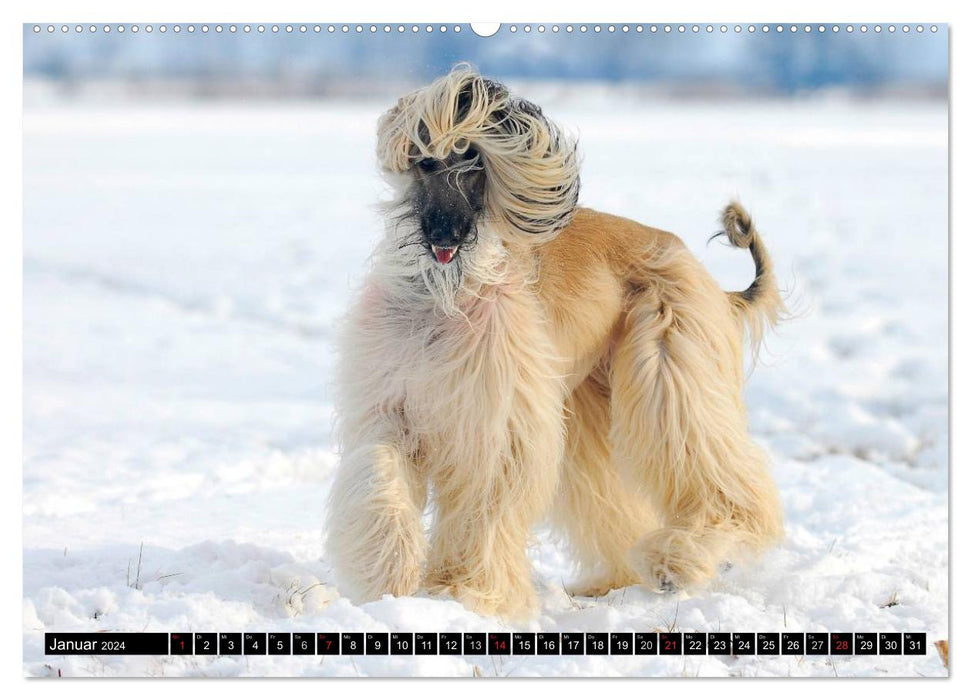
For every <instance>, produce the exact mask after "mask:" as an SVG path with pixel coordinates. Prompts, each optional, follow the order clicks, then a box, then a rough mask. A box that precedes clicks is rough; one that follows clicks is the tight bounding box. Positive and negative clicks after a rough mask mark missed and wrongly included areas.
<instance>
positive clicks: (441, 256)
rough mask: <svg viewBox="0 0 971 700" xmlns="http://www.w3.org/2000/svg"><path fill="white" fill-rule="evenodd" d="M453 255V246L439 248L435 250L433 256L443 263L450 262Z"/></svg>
mask: <svg viewBox="0 0 971 700" xmlns="http://www.w3.org/2000/svg"><path fill="white" fill-rule="evenodd" d="M454 256H455V248H439V249H438V250H436V251H435V258H436V259H437V260H438V262H440V263H442V264H443V265H444V264H445V263H449V262H451V261H452V258H453V257H454Z"/></svg>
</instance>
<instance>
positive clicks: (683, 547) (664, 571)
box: [630, 528, 717, 593]
mask: <svg viewBox="0 0 971 700" xmlns="http://www.w3.org/2000/svg"><path fill="white" fill-rule="evenodd" d="M630 559H631V562H632V563H633V565H634V568H635V569H636V570H637V571H638V573H639V574H640V575H641V576H642V577H643V581H644V583H645V585H647V587H648V588H650V589H652V590H655V591H658V592H661V593H672V592H674V591H680V590H685V589H688V588H696V587H698V586H702V585H703V584H705V583H707V582H708V581H710V580H711V579H712V578H713V577H714V575H715V571H716V568H717V561H716V560H712V558H711V552H709V551H708V550H707V549H706V548H705V547H704V546H702V545H701V543H700V542H699V541H698V538H697V537H696V536H694V535H693V533H690V532H688V531H686V530H680V529H675V528H664V529H661V530H658V531H657V532H653V533H651V534H650V535H648V536H647V537H645V538H644V539H642V540H641V541H640V542H638V543H637V544H636V545H635V546H634V548H633V550H631V556H630Z"/></svg>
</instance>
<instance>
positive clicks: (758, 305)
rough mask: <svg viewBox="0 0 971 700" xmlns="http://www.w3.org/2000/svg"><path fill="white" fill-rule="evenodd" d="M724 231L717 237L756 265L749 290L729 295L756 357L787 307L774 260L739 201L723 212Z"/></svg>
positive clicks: (729, 293) (729, 205) (733, 202)
mask: <svg viewBox="0 0 971 700" xmlns="http://www.w3.org/2000/svg"><path fill="white" fill-rule="evenodd" d="M721 220H722V228H723V230H722V231H721V232H719V233H717V234H715V235H716V236H720V235H724V236H727V238H728V240H729V242H731V244H732V245H733V246H735V247H736V248H747V249H748V251H749V253H751V254H752V261H753V262H754V263H755V279H754V280H753V281H752V284H750V285H749V286H748V289H746V290H744V291H741V292H728V298H729V300H730V301H731V303H732V309H733V310H734V312H735V317H736V319H737V320H738V321H739V323H740V324H741V326H742V327H743V328H744V329H747V330H748V334H749V340H750V341H751V343H752V353H753V355H756V354H757V353H758V349H759V347H760V345H761V343H762V336H763V335H764V333H765V331H766V329H768V328H771V327H773V326H774V325H775V324H776V323H777V322H778V321H779V320H780V318H781V317H782V316H783V315H784V314H785V310H786V307H785V304H784V303H783V302H782V297H780V296H779V288H778V286H777V284H776V280H775V273H774V272H773V270H772V259H771V258H770V257H769V251H768V250H767V249H766V247H765V243H763V242H762V237H761V236H760V235H759V233H758V231H756V230H755V225H754V224H753V223H752V217H751V216H750V215H749V213H748V212H747V211H746V210H745V208H744V207H743V206H742V205H741V204H739V203H738V202H736V201H732V202H729V204H728V206H726V207H725V209H724V210H723V211H722V218H721Z"/></svg>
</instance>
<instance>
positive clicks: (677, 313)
mask: <svg viewBox="0 0 971 700" xmlns="http://www.w3.org/2000/svg"><path fill="white" fill-rule="evenodd" d="M645 267H646V268H648V269H645V270H644V271H643V273H642V274H640V275H639V276H638V278H637V279H636V280H635V282H636V286H635V287H634V288H633V291H632V294H631V297H630V299H629V301H628V311H627V315H626V319H625V326H624V328H623V334H622V337H621V338H620V340H619V342H618V344H617V347H616V350H615V353H614V355H613V357H612V365H611V427H612V433H611V435H612V441H613V443H612V444H613V447H614V450H615V454H616V456H617V460H618V463H619V464H620V465H621V466H622V468H623V469H624V470H626V472H627V473H628V474H629V475H630V476H631V477H632V478H634V479H636V480H637V482H638V483H639V484H640V485H641V486H642V487H643V488H645V490H646V491H647V492H648V493H649V494H650V495H651V497H652V498H653V500H654V504H655V506H656V508H657V510H658V512H659V514H660V515H661V516H662V527H661V528H660V529H659V530H657V531H655V532H653V533H651V534H649V535H647V536H646V537H645V538H644V539H643V540H641V542H639V543H638V544H637V545H636V546H635V548H634V551H633V552H632V562H633V563H634V566H635V567H636V568H637V569H638V570H639V571H640V572H641V573H642V574H643V575H644V577H645V581H646V582H647V583H652V584H653V585H655V586H657V587H659V588H670V587H686V586H692V585H697V584H701V583H703V582H706V581H707V580H708V579H710V578H711V577H712V576H713V575H714V574H715V573H716V571H717V567H718V565H719V564H721V563H723V562H725V561H726V560H727V559H728V558H734V557H737V556H741V555H742V554H744V553H745V552H746V551H748V552H753V551H757V550H759V549H762V548H764V547H765V546H767V545H769V544H770V543H772V542H773V541H775V540H776V539H778V538H779V537H780V536H781V533H782V523H781V509H780V505H779V500H778V494H777V490H776V487H775V485H774V483H773V482H772V479H771V477H770V474H769V472H768V468H767V465H766V458H765V455H764V454H763V453H762V451H761V450H760V449H759V447H758V446H757V445H756V444H755V443H754V442H753V440H752V438H751V437H750V436H749V434H748V431H747V425H746V423H747V419H746V411H745V406H744V404H743V400H742V384H743V367H742V364H743V363H742V351H741V344H742V338H741V337H740V334H739V330H738V326H737V323H736V322H735V319H734V317H733V312H732V309H731V306H730V302H729V297H728V296H727V295H726V294H725V293H724V292H722V291H721V289H719V288H718V286H717V284H716V283H715V281H714V280H713V279H712V278H711V276H710V275H709V274H708V273H707V272H706V271H705V270H704V269H703V268H702V267H701V265H700V263H698V261H697V260H696V259H695V258H694V257H693V256H691V254H690V253H689V252H688V251H687V250H686V249H684V248H683V247H681V246H680V244H674V245H671V246H670V247H669V248H667V249H666V250H663V251H661V252H660V253H658V254H655V255H654V256H652V257H651V258H650V260H649V261H648V262H647V263H646V264H645Z"/></svg>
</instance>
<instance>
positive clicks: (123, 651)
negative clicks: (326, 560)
mask: <svg viewBox="0 0 971 700" xmlns="http://www.w3.org/2000/svg"><path fill="white" fill-rule="evenodd" d="M44 653H45V654H46V655H49V656H55V655H93V656H102V655H106V656H112V655H121V656H123V655H152V656H181V655H191V656H217V655H218V656H388V655H390V656H497V655H498V656H506V655H510V656H694V655H698V656H705V655H707V656H877V655H879V656H910V655H923V654H926V653H927V633H926V632H489V633H486V632H66V633H61V632H47V633H45V634H44Z"/></svg>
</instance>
